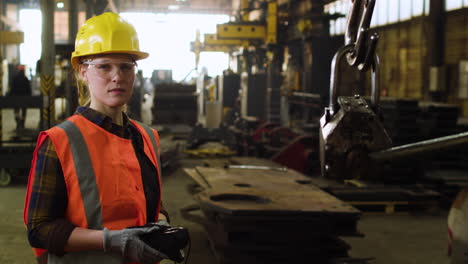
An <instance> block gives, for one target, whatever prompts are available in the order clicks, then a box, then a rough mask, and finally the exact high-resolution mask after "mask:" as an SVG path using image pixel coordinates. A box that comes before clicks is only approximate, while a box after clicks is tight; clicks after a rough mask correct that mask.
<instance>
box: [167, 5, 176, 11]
mask: <svg viewBox="0 0 468 264" xmlns="http://www.w3.org/2000/svg"><path fill="white" fill-rule="evenodd" d="M167 9H169V10H178V9H179V6H178V5H169V6H168V7H167Z"/></svg>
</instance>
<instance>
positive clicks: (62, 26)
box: [54, 11, 86, 43]
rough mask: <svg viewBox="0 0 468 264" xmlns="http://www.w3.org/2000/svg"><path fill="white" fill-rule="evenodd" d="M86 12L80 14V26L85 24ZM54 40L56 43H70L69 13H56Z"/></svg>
mask: <svg viewBox="0 0 468 264" xmlns="http://www.w3.org/2000/svg"><path fill="white" fill-rule="evenodd" d="M85 19H86V13H85V12H83V11H82V12H79V13H78V26H81V25H83V24H84V21H85ZM54 40H55V43H68V11H55V13H54Z"/></svg>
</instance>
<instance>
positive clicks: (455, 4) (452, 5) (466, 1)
mask: <svg viewBox="0 0 468 264" xmlns="http://www.w3.org/2000/svg"><path fill="white" fill-rule="evenodd" d="M463 7H468V0H446V1H445V10H447V11H451V10H455V9H460V8H463Z"/></svg>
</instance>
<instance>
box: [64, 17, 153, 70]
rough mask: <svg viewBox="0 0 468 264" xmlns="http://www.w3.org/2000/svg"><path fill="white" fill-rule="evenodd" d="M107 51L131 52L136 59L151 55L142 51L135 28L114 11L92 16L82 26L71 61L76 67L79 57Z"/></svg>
mask: <svg viewBox="0 0 468 264" xmlns="http://www.w3.org/2000/svg"><path fill="white" fill-rule="evenodd" d="M106 53H124V54H130V55H133V57H134V58H135V60H141V59H144V58H147V57H148V56H149V54H148V53H146V52H142V51H140V47H139V43H138V35H137V33H136V31H135V28H134V27H133V26H132V25H131V24H130V23H128V22H127V21H125V20H124V19H122V18H121V17H120V16H119V15H117V14H115V13H112V12H107V13H104V14H102V15H99V16H95V17H92V18H90V19H88V20H86V22H85V23H84V24H83V26H81V28H80V29H79V30H78V34H77V35H76V41H75V51H74V52H73V53H72V57H71V63H72V66H73V68H75V69H76V68H77V66H78V63H79V57H83V56H88V55H96V54H106Z"/></svg>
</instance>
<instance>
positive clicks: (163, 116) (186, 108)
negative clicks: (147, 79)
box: [152, 83, 197, 126]
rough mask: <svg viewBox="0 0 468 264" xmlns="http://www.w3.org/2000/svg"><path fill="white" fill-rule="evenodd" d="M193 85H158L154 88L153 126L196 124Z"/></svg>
mask: <svg viewBox="0 0 468 264" xmlns="http://www.w3.org/2000/svg"><path fill="white" fill-rule="evenodd" d="M195 89H196V87H195V85H188V84H181V83H160V84H158V85H156V86H155V95H154V100H153V108H152V113H153V124H185V125H191V126H192V125H194V124H195V123H196V122H197V111H194V109H197V95H196V93H195Z"/></svg>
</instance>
